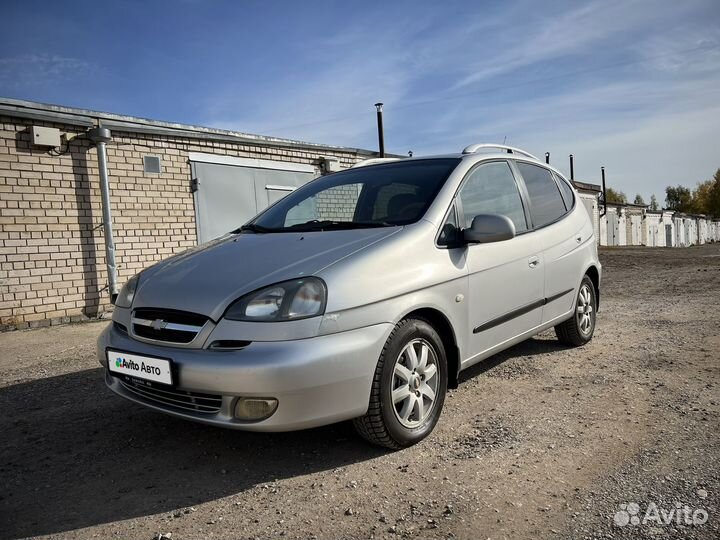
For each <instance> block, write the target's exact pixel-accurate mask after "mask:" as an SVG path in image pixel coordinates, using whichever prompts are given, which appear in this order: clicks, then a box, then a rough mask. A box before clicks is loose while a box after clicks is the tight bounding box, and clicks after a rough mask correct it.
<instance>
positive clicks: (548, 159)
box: [545, 152, 550, 165]
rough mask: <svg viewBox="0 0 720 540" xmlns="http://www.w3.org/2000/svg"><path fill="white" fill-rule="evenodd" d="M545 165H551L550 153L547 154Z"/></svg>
mask: <svg viewBox="0 0 720 540" xmlns="http://www.w3.org/2000/svg"><path fill="white" fill-rule="evenodd" d="M545 163H547V164H548V165H550V152H545Z"/></svg>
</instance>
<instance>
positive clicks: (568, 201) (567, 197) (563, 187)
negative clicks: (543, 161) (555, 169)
mask: <svg viewBox="0 0 720 540" xmlns="http://www.w3.org/2000/svg"><path fill="white" fill-rule="evenodd" d="M555 179H556V180H557V183H558V185H559V186H560V195H562V199H563V202H564V203H565V208H566V209H567V210H570V209H571V208H572V205H573V199H574V197H573V191H572V189H571V188H570V186H569V185H568V183H567V182H565V180H563V179H562V178H560V177H558V176H556V177H555Z"/></svg>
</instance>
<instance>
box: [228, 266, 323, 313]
mask: <svg viewBox="0 0 720 540" xmlns="http://www.w3.org/2000/svg"><path fill="white" fill-rule="evenodd" d="M326 299H327V292H326V288H325V283H324V282H323V281H322V280H320V279H318V278H313V277H310V278H303V279H294V280H292V281H284V282H282V283H277V284H276V285H271V286H269V287H265V288H264V289H260V290H259V291H255V292H252V293H250V294H248V295H245V296H243V297H242V298H240V299H239V300H237V301H235V303H234V304H232V305H231V306H230V307H229V308H228V310H227V312H225V318H226V319H230V320H233V321H259V322H270V321H294V320H297V319H307V318H308V317H315V316H317V315H322V314H323V313H324V312H325V302H326Z"/></svg>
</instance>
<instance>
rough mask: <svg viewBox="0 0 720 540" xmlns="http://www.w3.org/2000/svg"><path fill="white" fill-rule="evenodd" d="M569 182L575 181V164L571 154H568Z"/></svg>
mask: <svg viewBox="0 0 720 540" xmlns="http://www.w3.org/2000/svg"><path fill="white" fill-rule="evenodd" d="M570 180H575V163H574V159H573V155H572V154H570Z"/></svg>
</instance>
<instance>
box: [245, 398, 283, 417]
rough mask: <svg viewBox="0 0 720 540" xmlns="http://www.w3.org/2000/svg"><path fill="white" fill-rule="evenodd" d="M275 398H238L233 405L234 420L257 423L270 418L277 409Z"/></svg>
mask: <svg viewBox="0 0 720 540" xmlns="http://www.w3.org/2000/svg"><path fill="white" fill-rule="evenodd" d="M277 406H278V400H277V399H275V398H240V399H238V400H237V403H236V404H235V418H237V419H239V420H250V421H254V422H257V421H259V420H265V419H266V418H269V417H270V416H272V414H273V413H274V412H275V409H277Z"/></svg>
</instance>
